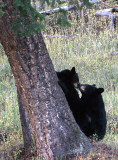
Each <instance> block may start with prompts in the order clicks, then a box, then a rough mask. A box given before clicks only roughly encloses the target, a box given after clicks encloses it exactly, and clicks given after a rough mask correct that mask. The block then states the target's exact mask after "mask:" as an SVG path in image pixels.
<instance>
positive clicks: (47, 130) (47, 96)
mask: <svg viewBox="0 0 118 160" xmlns="http://www.w3.org/2000/svg"><path fill="white" fill-rule="evenodd" d="M5 2H6V3H7V5H6V6H5V7H4V12H5V14H4V15H3V16H2V17H1V21H0V42H1V44H2V45H3V47H4V50H5V53H6V55H7V57H8V61H9V63H10V66H11V69H12V72H13V75H14V78H15V83H16V87H17V89H18V92H19V94H20V96H21V99H22V101H23V104H24V107H25V110H26V113H27V116H28V120H29V122H30V125H31V127H32V133H33V136H34V141H35V145H36V150H37V153H38V154H40V156H41V159H43V158H46V159H47V160H54V159H56V158H59V159H61V158H60V157H62V156H66V155H68V154H76V153H83V152H86V151H89V149H90V148H91V144H90V143H89V141H88V139H87V138H86V137H85V136H84V134H83V133H82V132H81V131H80V129H79V127H78V125H77V124H76V122H75V120H74V118H73V115H72V112H71V111H70V109H69V107H68V104H67V102H66V99H65V97H64V94H63V92H62V90H61V88H60V87H59V85H58V80H57V76H56V73H55V71H54V67H53V65H52V62H51V59H50V57H49V54H48V51H47V49H46V46H45V43H44V40H43V37H42V34H41V33H38V34H36V35H31V36H30V37H25V38H22V37H20V36H19V37H17V38H16V39H15V38H14V34H13V32H12V31H11V29H10V26H11V23H12V22H13V18H14V16H12V15H13V14H12V13H13V10H14V7H13V0H10V1H9V0H5Z"/></svg>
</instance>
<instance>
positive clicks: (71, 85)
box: [56, 67, 80, 120]
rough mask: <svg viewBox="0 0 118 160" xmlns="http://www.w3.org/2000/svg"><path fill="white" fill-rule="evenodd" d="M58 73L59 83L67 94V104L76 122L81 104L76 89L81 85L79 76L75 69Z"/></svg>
mask: <svg viewBox="0 0 118 160" xmlns="http://www.w3.org/2000/svg"><path fill="white" fill-rule="evenodd" d="M56 73H57V77H58V80H59V81H58V83H59V85H60V87H61V88H62V90H63V92H64V94H65V97H66V99H67V102H68V104H69V106H70V109H71V111H72V113H73V115H74V118H75V120H76V119H77V116H78V109H79V104H80V98H79V95H78V92H77V90H76V89H75V87H76V88H77V87H78V85H79V78H78V74H77V73H76V71H75V67H73V68H72V69H71V70H68V69H66V70H63V71H61V72H56Z"/></svg>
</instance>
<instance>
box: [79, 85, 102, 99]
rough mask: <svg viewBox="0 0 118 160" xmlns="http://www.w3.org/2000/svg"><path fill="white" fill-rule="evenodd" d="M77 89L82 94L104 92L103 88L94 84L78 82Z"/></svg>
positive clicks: (90, 95)
mask: <svg viewBox="0 0 118 160" xmlns="http://www.w3.org/2000/svg"><path fill="white" fill-rule="evenodd" d="M79 90H80V92H81V93H82V96H88V97H94V96H98V95H100V94H101V93H103V92H104V88H97V87H96V85H95V84H93V85H89V84H80V85H79Z"/></svg>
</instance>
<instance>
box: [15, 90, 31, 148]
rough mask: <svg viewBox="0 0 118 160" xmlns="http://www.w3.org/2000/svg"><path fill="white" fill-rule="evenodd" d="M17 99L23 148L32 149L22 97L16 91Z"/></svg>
mask: <svg viewBox="0 0 118 160" xmlns="http://www.w3.org/2000/svg"><path fill="white" fill-rule="evenodd" d="M17 97H18V105H19V113H20V121H21V128H22V133H23V141H24V148H25V149H31V148H32V147H33V141H32V136H31V130H30V126H29V121H28V118H27V115H26V112H25V107H24V104H23V100H22V96H21V95H20V93H19V91H18V90H17Z"/></svg>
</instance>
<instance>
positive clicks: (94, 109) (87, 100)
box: [78, 84, 107, 140]
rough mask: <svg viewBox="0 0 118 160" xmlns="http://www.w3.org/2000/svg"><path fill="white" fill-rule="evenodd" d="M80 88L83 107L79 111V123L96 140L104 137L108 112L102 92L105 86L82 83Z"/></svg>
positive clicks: (87, 134) (88, 135) (86, 133)
mask: <svg viewBox="0 0 118 160" xmlns="http://www.w3.org/2000/svg"><path fill="white" fill-rule="evenodd" d="M79 90H80V92H81V93H82V97H81V107H80V108H81V109H80V112H79V115H78V116H79V119H78V124H79V126H80V128H81V130H82V131H83V132H84V133H85V135H86V136H87V137H91V138H93V136H94V135H96V140H101V139H103V137H104V135H105V133H106V124H107V119H106V112H105V106H104V102H103V98H102V95H101V93H103V92H104V89H103V88H97V87H96V85H89V84H80V85H79Z"/></svg>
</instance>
